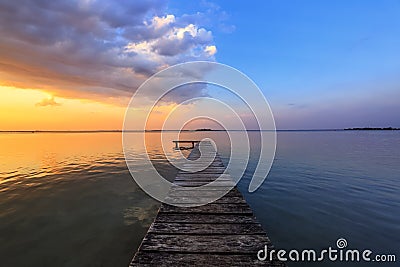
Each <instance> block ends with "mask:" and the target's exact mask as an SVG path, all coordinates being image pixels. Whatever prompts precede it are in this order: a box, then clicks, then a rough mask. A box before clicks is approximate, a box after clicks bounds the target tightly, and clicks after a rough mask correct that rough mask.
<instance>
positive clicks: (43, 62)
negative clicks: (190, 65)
mask: <svg viewBox="0 0 400 267" xmlns="http://www.w3.org/2000/svg"><path fill="white" fill-rule="evenodd" d="M187 16H188V15H183V16H181V17H176V16H175V15H173V14H169V12H168V11H167V3H166V2H165V1H155V0H146V1H123V0H113V1H111V0H75V1H74V0H71V1H61V0H53V1H40V0H21V1H8V0H0V35H1V36H2V37H1V38H0V51H1V52H0V75H1V77H2V79H1V81H0V82H1V84H2V85H7V86H15V87H20V88H39V89H45V90H50V91H51V92H52V93H53V94H55V95H57V96H63V97H77V96H79V97H80V98H85V97H87V98H96V97H98V98H101V99H108V98H115V97H124V96H125V97H129V96H131V94H132V92H134V91H135V90H136V89H137V87H138V86H139V85H140V84H141V83H142V82H143V81H144V80H145V79H147V78H148V77H149V76H150V75H152V74H154V73H155V72H157V71H159V70H161V69H163V68H165V67H167V66H170V65H172V64H176V63H180V62H185V61H189V60H215V58H214V56H215V53H216V51H217V49H216V47H215V44H214V40H213V34H212V32H211V31H210V30H207V29H206V28H205V27H204V26H201V22H200V21H199V20H196V21H193V22H189V21H188V20H187V18H185V17H187ZM53 101H54V99H53ZM54 102H55V101H54ZM43 103H45V102H43ZM49 103H50V102H49Z"/></svg>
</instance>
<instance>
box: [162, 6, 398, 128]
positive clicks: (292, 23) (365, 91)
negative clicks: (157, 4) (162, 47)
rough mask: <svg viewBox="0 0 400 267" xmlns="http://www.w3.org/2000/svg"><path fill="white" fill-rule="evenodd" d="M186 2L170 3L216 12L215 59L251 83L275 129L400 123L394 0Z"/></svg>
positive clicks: (179, 8) (175, 8) (178, 8)
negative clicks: (267, 107)
mask: <svg viewBox="0 0 400 267" xmlns="http://www.w3.org/2000/svg"><path fill="white" fill-rule="evenodd" d="M186 5H187V6H182V3H180V2H170V5H169V8H170V9H171V10H173V11H175V12H178V13H179V12H180V13H181V14H184V13H193V12H194V11H196V10H202V12H208V13H209V14H210V17H212V16H214V18H212V19H211V20H212V23H210V22H207V23H206V26H208V27H209V28H210V29H211V30H212V32H213V35H214V41H215V45H216V47H217V49H218V53H217V54H216V60H217V61H218V62H221V63H224V64H228V65H231V66H233V67H235V68H237V69H239V70H241V71H243V72H244V73H245V74H247V75H248V76H250V77H251V78H252V79H253V80H254V81H255V82H256V83H257V85H258V86H259V87H260V88H261V89H262V90H263V92H264V94H265V96H266V97H267V99H268V100H269V102H270V104H271V106H272V108H273V111H274V113H275V117H276V120H277V126H278V128H285V129H289V128H291V129H292V128H301V129H305V128H313V129H315V128H343V127H353V126H354V127H355V126H395V127H400V115H399V114H400V101H399V99H400V1H257V2H256V1H213V2H212V3H210V2H202V3H200V4H195V3H189V4H186ZM207 10H213V11H207Z"/></svg>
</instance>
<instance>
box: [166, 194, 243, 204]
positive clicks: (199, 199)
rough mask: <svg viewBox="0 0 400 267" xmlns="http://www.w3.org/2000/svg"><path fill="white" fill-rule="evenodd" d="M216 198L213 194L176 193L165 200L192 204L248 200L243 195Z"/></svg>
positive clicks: (240, 202) (241, 202)
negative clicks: (182, 194)
mask: <svg viewBox="0 0 400 267" xmlns="http://www.w3.org/2000/svg"><path fill="white" fill-rule="evenodd" d="M213 200H214V198H213V197H212V195H211V196H204V195H203V196H191V195H185V196H180V195H175V196H168V197H166V198H165V201H166V202H167V203H172V204H173V203H175V204H191V203H206V202H208V203H211V202H212V203H215V204H221V203H239V204H246V201H245V200H244V199H243V198H242V197H239V196H238V197H230V196H228V197H222V198H219V199H217V200H215V201H213Z"/></svg>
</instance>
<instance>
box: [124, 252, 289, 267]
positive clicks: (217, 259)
mask: <svg viewBox="0 0 400 267" xmlns="http://www.w3.org/2000/svg"><path fill="white" fill-rule="evenodd" d="M138 265H140V266H143V265H144V266H149V265H151V266H162V267H163V266H166V267H170V266H210V265H213V266H246V267H247V266H271V267H281V266H285V265H284V264H282V263H281V262H279V261H272V262H270V261H259V260H258V259H257V255H256V254H254V255H224V254H212V253H207V254H183V253H168V252H143V253H140V254H139V255H138V257H136V258H135V260H134V261H133V262H132V263H131V265H130V266H131V267H133V266H138Z"/></svg>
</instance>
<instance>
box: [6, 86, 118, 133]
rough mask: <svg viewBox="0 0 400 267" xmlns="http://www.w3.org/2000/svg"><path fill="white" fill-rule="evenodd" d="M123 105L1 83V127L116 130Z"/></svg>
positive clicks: (17, 128)
mask: <svg viewBox="0 0 400 267" xmlns="http://www.w3.org/2000/svg"><path fill="white" fill-rule="evenodd" d="M124 114H125V107H123V106H117V105H112V104H109V103H101V102H98V101H91V100H86V99H68V98H62V97H54V96H53V95H52V94H51V93H48V92H45V91H42V90H36V89H20V88H14V87H5V86H1V87H0V121H1V125H0V130H3V131H4V130H5V131H7V130H114V129H116V130H118V129H122V123H123V118H124Z"/></svg>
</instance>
